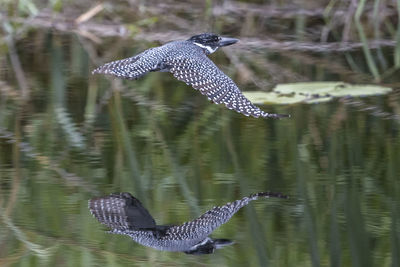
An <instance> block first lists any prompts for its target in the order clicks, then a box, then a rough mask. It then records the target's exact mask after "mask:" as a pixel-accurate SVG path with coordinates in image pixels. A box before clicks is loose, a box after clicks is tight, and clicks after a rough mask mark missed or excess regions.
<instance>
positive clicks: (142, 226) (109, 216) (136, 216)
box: [89, 192, 288, 254]
mask: <svg viewBox="0 0 400 267" xmlns="http://www.w3.org/2000/svg"><path fill="white" fill-rule="evenodd" d="M270 197H277V198H288V197H287V196H285V195H282V194H280V193H272V192H261V193H256V194H252V195H250V196H248V197H244V198H242V199H239V200H236V201H233V202H229V203H227V204H225V205H223V206H219V207H214V208H212V209H211V210H209V211H207V212H205V213H204V214H203V215H201V216H200V217H198V218H197V219H195V220H192V221H188V222H185V223H183V224H180V225H157V224H156V222H155V220H154V218H153V217H152V216H151V215H150V213H149V212H148V211H147V210H146V209H145V208H144V207H143V205H142V203H141V202H140V201H139V200H138V199H137V198H135V197H133V196H132V195H131V194H130V193H114V194H111V195H109V196H106V197H100V198H93V199H91V200H89V210H90V212H91V213H92V214H93V216H94V217H95V218H96V219H97V220H98V221H99V222H100V223H102V224H104V225H107V226H108V227H109V228H111V230H110V231H109V232H110V233H113V234H121V235H127V236H130V237H131V238H132V239H133V240H134V241H136V242H137V243H139V244H141V245H143V246H147V247H151V248H154V249H158V250H166V251H181V252H185V253H187V254H211V253H213V252H214V251H215V250H216V249H219V248H222V247H224V246H227V245H230V244H232V243H233V242H232V241H231V240H229V239H214V238H211V237H209V235H210V234H211V233H212V232H213V231H214V230H215V229H216V228H218V227H219V226H221V225H222V224H224V223H226V222H227V221H228V220H229V219H230V218H231V217H232V216H233V215H234V214H235V213H236V212H237V211H238V210H239V209H241V208H242V207H244V206H246V205H247V204H249V202H250V201H253V200H256V199H258V198H270Z"/></svg>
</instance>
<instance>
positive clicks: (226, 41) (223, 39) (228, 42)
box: [218, 37, 239, 46]
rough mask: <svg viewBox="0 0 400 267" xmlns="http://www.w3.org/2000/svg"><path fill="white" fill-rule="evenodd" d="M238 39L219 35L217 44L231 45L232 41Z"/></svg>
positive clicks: (234, 41) (235, 41)
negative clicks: (219, 38)
mask: <svg viewBox="0 0 400 267" xmlns="http://www.w3.org/2000/svg"><path fill="white" fill-rule="evenodd" d="M238 41H239V39H236V38H228V37H221V40H220V41H219V43H218V44H219V46H227V45H232V44H234V43H237V42H238Z"/></svg>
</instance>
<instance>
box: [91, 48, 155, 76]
mask: <svg viewBox="0 0 400 267" xmlns="http://www.w3.org/2000/svg"><path fill="white" fill-rule="evenodd" d="M158 49H159V48H158V47H155V48H150V49H147V50H146V51H144V52H142V53H140V54H138V55H136V56H133V57H130V58H125V59H121V60H117V61H113V62H109V63H106V64H104V65H103V66H100V67H98V68H97V69H95V70H94V71H92V73H93V74H95V73H102V74H110V75H114V76H117V77H120V78H124V79H130V80H134V79H138V78H140V77H141V76H143V75H145V74H146V73H148V72H150V71H157V70H159V67H160V65H159V64H160V62H161V59H160V55H159V53H158Z"/></svg>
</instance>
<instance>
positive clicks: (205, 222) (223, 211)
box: [171, 192, 287, 239]
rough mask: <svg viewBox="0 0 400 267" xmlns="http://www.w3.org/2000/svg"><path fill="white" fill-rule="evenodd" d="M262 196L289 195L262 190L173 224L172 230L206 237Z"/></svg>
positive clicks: (282, 196) (283, 196)
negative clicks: (178, 223) (196, 216)
mask: <svg viewBox="0 0 400 267" xmlns="http://www.w3.org/2000/svg"><path fill="white" fill-rule="evenodd" d="M260 197H264V198H270V197H278V198H287V196H285V195H282V194H280V193H272V192H261V193H256V194H252V195H250V196H249V197H244V198H242V199H239V200H236V201H233V202H229V203H227V204H225V205H223V206H220V207H214V208H212V209H211V210H209V211H207V212H206V213H204V214H203V215H201V216H200V217H198V218H197V219H195V220H193V221H190V222H186V223H184V224H182V225H178V226H172V227H171V231H174V228H175V229H176V230H175V231H182V232H187V233H188V235H189V236H190V235H193V236H197V237H200V238H202V239H203V238H206V237H207V236H208V235H210V234H211V233H212V232H213V231H214V230H215V229H217V228H218V227H220V226H221V225H223V224H224V223H226V222H227V221H229V219H230V218H231V217H232V216H233V215H234V214H235V213H236V212H237V211H238V210H240V209H241V208H242V207H244V206H246V205H247V204H249V202H250V201H253V200H257V199H258V198H260Z"/></svg>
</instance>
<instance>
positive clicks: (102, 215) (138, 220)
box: [89, 193, 156, 230]
mask: <svg viewBox="0 0 400 267" xmlns="http://www.w3.org/2000/svg"><path fill="white" fill-rule="evenodd" d="M89 209H90V212H91V213H92V214H93V216H94V217H95V218H96V219H97V220H98V221H99V222H100V223H102V224H105V225H107V226H108V227H110V228H111V229H112V230H135V229H136V230H137V229H142V230H143V229H154V228H155V227H156V223H155V221H154V219H153V217H152V216H151V215H150V213H149V212H148V211H147V210H146V209H145V208H144V207H143V205H142V203H141V202H140V201H139V200H138V199H137V198H135V197H133V196H132V195H131V194H129V193H116V194H111V195H109V196H106V197H102V198H94V199H91V200H89Z"/></svg>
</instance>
